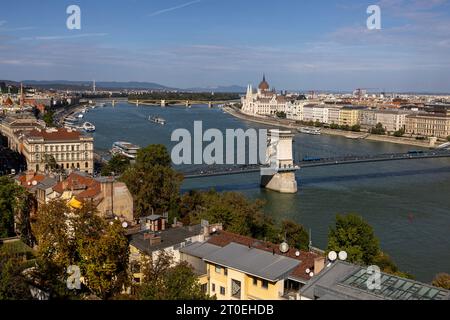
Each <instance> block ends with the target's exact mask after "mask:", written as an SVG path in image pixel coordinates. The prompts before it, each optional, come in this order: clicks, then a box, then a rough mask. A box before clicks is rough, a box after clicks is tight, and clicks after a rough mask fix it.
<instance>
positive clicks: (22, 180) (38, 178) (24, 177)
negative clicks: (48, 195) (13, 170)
mask: <svg viewBox="0 0 450 320" xmlns="http://www.w3.org/2000/svg"><path fill="white" fill-rule="evenodd" d="M44 179H45V176H44V175H42V174H35V175H34V176H33V177H32V178H31V179H27V175H26V174H24V175H21V176H20V177H18V178H17V180H18V181H19V182H20V184H21V185H22V187H25V188H31V187H33V184H32V183H33V181H36V182H37V183H39V182H41V181H43V180H44Z"/></svg>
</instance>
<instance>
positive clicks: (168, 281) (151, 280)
mask: <svg viewBox="0 0 450 320" xmlns="http://www.w3.org/2000/svg"><path fill="white" fill-rule="evenodd" d="M143 275H144V279H143V280H144V281H143V282H142V284H141V286H140V287H139V288H138V296H139V298H140V299H141V300H207V299H209V297H208V296H207V295H206V293H204V292H203V291H202V289H201V286H200V283H199V282H198V277H197V275H196V274H195V273H194V272H193V270H192V268H191V267H190V266H189V265H188V264H187V263H185V262H184V263H174V259H173V256H172V255H170V254H169V253H167V252H165V251H161V252H160V253H159V254H158V255H157V257H156V258H155V259H154V260H153V259H152V258H149V259H147V260H146V261H145V262H144V265H143Z"/></svg>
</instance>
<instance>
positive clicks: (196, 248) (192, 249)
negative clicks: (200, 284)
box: [180, 242, 222, 259]
mask: <svg viewBox="0 0 450 320" xmlns="http://www.w3.org/2000/svg"><path fill="white" fill-rule="evenodd" d="M220 249H222V247H219V246H216V245H215V244H211V243H208V242H195V243H193V244H191V245H189V246H186V247H184V248H181V249H180V252H182V253H186V254H188V255H190V256H194V257H197V258H201V259H203V258H204V257H206V256H208V255H210V254H212V253H213V252H215V251H217V250H220Z"/></svg>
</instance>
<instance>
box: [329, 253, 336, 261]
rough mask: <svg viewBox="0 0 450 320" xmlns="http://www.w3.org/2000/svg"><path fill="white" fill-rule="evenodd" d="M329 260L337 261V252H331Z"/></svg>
mask: <svg viewBox="0 0 450 320" xmlns="http://www.w3.org/2000/svg"><path fill="white" fill-rule="evenodd" d="M328 259H329V260H330V261H336V259H337V253H336V251H330V253H328Z"/></svg>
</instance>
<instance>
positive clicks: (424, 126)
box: [406, 110, 450, 138]
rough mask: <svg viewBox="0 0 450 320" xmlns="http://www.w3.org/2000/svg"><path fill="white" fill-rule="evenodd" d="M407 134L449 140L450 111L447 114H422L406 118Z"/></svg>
mask: <svg viewBox="0 0 450 320" xmlns="http://www.w3.org/2000/svg"><path fill="white" fill-rule="evenodd" d="M406 133H408V134H415V135H420V136H432V137H437V138H447V137H449V136H450V110H448V111H447V113H446V114H438V113H423V114H422V113H421V114H416V115H409V116H407V117H406Z"/></svg>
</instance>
